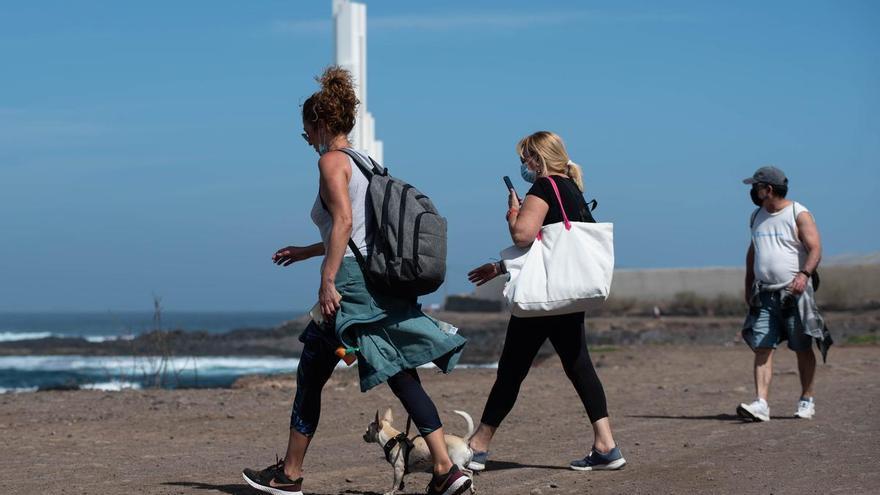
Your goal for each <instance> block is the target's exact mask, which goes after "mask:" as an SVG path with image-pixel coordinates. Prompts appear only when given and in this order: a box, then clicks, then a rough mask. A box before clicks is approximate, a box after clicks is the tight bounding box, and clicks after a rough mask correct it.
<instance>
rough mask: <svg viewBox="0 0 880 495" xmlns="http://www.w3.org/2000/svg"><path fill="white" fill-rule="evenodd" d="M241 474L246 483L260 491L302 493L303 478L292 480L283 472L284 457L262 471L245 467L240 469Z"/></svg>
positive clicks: (275, 493) (285, 493) (285, 494)
mask: <svg viewBox="0 0 880 495" xmlns="http://www.w3.org/2000/svg"><path fill="white" fill-rule="evenodd" d="M241 476H242V477H243V478H244V480H245V481H247V484H248V485H251V486H252V487H254V488H256V489H257V490H260V491H261V492H266V493H271V494H272V495H303V492H302V483H303V479H302V478H301V477H300V478H297V479H295V480H292V479H290V478H288V477H287V475H286V474H284V459H280V460H278V461H277V462H276V463H275V464H273V465H271V466H269V467H267V468H266V469H263V470H262V471H255V470H253V469H245V470H244V471H242V473H241Z"/></svg>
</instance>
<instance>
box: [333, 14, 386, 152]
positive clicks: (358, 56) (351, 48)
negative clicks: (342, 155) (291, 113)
mask: <svg viewBox="0 0 880 495" xmlns="http://www.w3.org/2000/svg"><path fill="white" fill-rule="evenodd" d="M333 30H334V34H335V41H336V65H339V66H340V67H343V68H345V69H347V70H348V71H349V72H351V75H352V78H353V79H354V84H355V93H356V94H357V98H358V100H360V102H361V104H360V105H359V106H358V111H357V120H356V121H355V124H354V129H352V131H351V143H352V144H353V145H354V147H355V148H357V149H360V150H364V151H366V152H367V153H368V154H369V155H370V156H372V157H373V159H375V160H376V161H377V162H379V163H382V141H379V140H377V139H376V134H375V128H376V127H375V126H376V123H375V121H374V120H373V116H372V115H371V114H370V112H368V111H367V6H366V5H364V4H362V3H357V2H351V1H349V0H333Z"/></svg>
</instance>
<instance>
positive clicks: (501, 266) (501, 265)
mask: <svg viewBox="0 0 880 495" xmlns="http://www.w3.org/2000/svg"><path fill="white" fill-rule="evenodd" d="M495 265H496V266H497V267H498V273H499V274H505V273H507V267H505V266H504V262H503V261H498V262H497V263H495Z"/></svg>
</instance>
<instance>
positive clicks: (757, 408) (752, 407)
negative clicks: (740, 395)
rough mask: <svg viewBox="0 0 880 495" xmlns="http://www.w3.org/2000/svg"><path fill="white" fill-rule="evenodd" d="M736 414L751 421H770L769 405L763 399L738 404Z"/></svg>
mask: <svg viewBox="0 0 880 495" xmlns="http://www.w3.org/2000/svg"><path fill="white" fill-rule="evenodd" d="M736 414H737V416H739V417H741V418H744V419H751V420H752V421H770V406H769V405H768V404H767V401H765V400H764V399H756V400H755V402H752V403H751V404H740V405H739V407H737V408H736Z"/></svg>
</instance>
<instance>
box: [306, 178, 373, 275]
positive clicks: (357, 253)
mask: <svg viewBox="0 0 880 495" xmlns="http://www.w3.org/2000/svg"><path fill="white" fill-rule="evenodd" d="M318 199H320V200H321V207H322V208H324V211H326V212H328V213H329V212H330V208H327V203H325V202H324V198H322V197H321V192H320V191H319V192H318ZM348 247H349V248H350V249H351V252H352V254H354V259H356V260H357V262H358V265H360V266H361V269H364V268H365V267H366V266H367V260H365V259H364V255H363V254H361V250H360V249H358V247H357V244H355V243H354V239H352V238H351V237H349V238H348Z"/></svg>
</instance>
